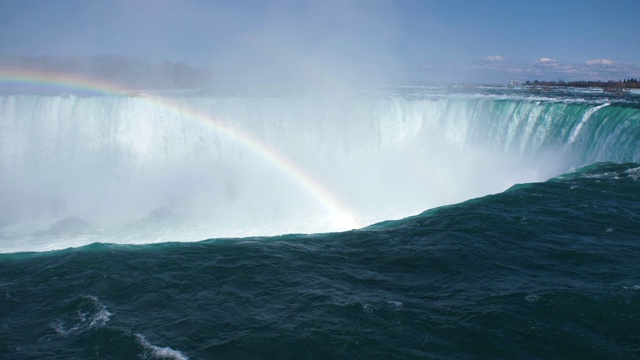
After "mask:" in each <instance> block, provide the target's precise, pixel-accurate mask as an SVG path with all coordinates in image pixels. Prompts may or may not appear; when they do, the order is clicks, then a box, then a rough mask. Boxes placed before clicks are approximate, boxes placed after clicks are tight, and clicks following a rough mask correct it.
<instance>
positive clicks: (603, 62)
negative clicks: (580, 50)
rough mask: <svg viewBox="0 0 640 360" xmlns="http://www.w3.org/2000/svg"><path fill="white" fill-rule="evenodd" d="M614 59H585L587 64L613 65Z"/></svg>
mask: <svg viewBox="0 0 640 360" xmlns="http://www.w3.org/2000/svg"><path fill="white" fill-rule="evenodd" d="M613 64H614V61H613V60H609V59H594V60H587V65H613Z"/></svg>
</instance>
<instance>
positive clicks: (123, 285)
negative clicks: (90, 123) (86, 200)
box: [0, 87, 640, 359]
mask: <svg viewBox="0 0 640 360" xmlns="http://www.w3.org/2000/svg"><path fill="white" fill-rule="evenodd" d="M385 91H386V90H385ZM478 92H479V93H478ZM3 101H5V102H6V101H9V100H7V99H6V98H5V99H3ZM14 101H15V100H14ZM40 101H41V102H44V103H49V102H51V101H52V99H51V98H42V99H40ZM58 101H59V102H64V100H58ZM80 101H93V102H94V103H93V104H91V105H92V106H93V105H95V101H96V99H92V98H88V99H81V100H80ZM109 101H113V99H112V100H109ZM367 101H370V100H367ZM635 101H636V99H634V98H633V97H632V96H628V97H624V98H617V97H611V98H606V97H604V96H603V95H602V94H601V93H597V94H590V93H582V92H578V91H577V90H576V93H570V94H555V95H549V94H547V93H545V94H542V95H541V94H537V93H535V92H534V91H533V90H531V89H530V90H519V89H507V88H501V87H489V88H487V89H480V90H478V89H474V90H473V91H468V90H466V89H465V90H464V91H461V92H457V91H453V93H451V91H444V90H442V89H435V90H434V89H433V88H425V89H421V88H418V89H417V90H416V89H415V87H411V88H410V90H407V89H403V90H402V91H400V95H398V94H394V95H391V96H387V95H385V97H384V98H383V99H382V101H381V102H378V103H377V104H378V105H379V108H378V111H379V112H378V114H381V113H382V112H383V110H384V111H385V113H387V114H388V113H389V112H392V113H393V114H395V115H394V116H395V120H396V121H400V122H401V123H402V124H404V125H403V126H400V127H399V129H400V130H402V129H403V128H405V129H406V128H407V127H409V128H411V129H412V131H417V132H419V133H421V134H422V135H425V133H428V132H433V131H440V132H439V134H440V135H441V136H442V137H443V138H446V137H447V136H451V137H450V138H448V139H449V140H450V142H444V143H443V142H441V143H439V145H443V144H450V143H456V142H458V143H456V144H460V146H459V147H445V148H446V149H448V150H450V149H458V150H459V152H456V153H455V154H454V155H456V156H461V157H462V158H464V157H465V156H468V155H467V154H466V153H465V151H466V150H469V149H474V150H476V151H477V149H479V148H482V149H483V154H510V155H513V156H515V155H517V156H516V157H515V158H513V157H510V158H509V159H511V160H513V161H514V162H515V163H516V165H517V164H521V165H522V166H523V167H526V168H528V167H529V166H534V165H535V166H539V167H540V168H543V169H544V168H545V166H544V165H545V164H546V165H548V166H549V167H552V168H554V169H555V168H558V167H560V168H562V166H567V168H566V169H565V170H564V171H559V172H558V173H557V174H555V175H552V176H549V177H547V178H546V179H543V180H540V181H538V180H533V181H523V182H520V183H518V184H515V185H511V186H509V187H508V188H507V189H505V190H501V191H497V192H496V193H495V194H490V195H486V194H484V195H480V196H477V197H473V198H471V199H467V200H465V201H461V202H457V203H453V204H450V205H446V206H439V207H435V208H433V207H430V206H425V207H424V208H423V210H426V211H424V212H422V213H420V212H419V211H418V212H415V213H414V215H413V216H407V217H404V218H401V219H398V220H390V221H383V222H378V223H375V224H373V225H370V226H367V227H364V228H361V229H356V230H347V231H341V232H328V233H312V234H306V235H305V234H297V235H296V234H294V235H281V236H271V237H260V236H247V237H231V238H224V239H220V238H218V239H209V240H205V239H206V237H204V238H201V239H200V240H203V241H197V242H172V241H171V239H170V238H169V239H167V241H162V242H159V243H155V244H144V242H145V239H144V238H142V237H143V235H144V234H145V233H144V232H138V230H137V229H136V228H131V234H133V235H132V236H131V237H128V238H125V239H120V240H122V241H101V240H100V239H99V238H97V240H96V241H91V240H93V239H96V236H99V234H100V232H99V231H98V230H92V228H91V226H92V225H86V226H87V227H88V229H85V224H89V223H90V222H91V221H90V220H88V219H87V218H88V217H87V218H85V217H84V216H83V215H82V214H77V213H76V214H75V216H76V219H75V220H73V221H67V222H66V223H63V224H64V225H65V226H58V227H57V228H56V231H58V234H57V236H58V237H55V239H57V240H56V241H64V240H65V239H66V241H68V244H80V245H79V246H77V247H74V248H67V249H61V250H56V251H47V248H46V244H44V245H43V244H42V241H44V239H45V237H42V236H41V235H33V234H32V235H30V236H22V237H20V236H18V235H15V233H16V232H15V231H14V230H12V229H14V228H15V227H16V226H18V225H16V224H18V222H16V221H15V220H13V219H11V218H10V217H9V216H7V217H6V220H4V221H5V222H4V224H5V225H4V227H3V228H2V229H4V230H3V234H5V235H4V238H2V239H0V241H2V242H3V248H5V249H9V248H11V246H12V244H11V242H14V243H15V242H18V243H19V244H20V246H22V248H29V247H28V246H26V245H29V241H32V242H35V241H40V242H39V243H36V244H31V245H30V246H31V250H32V251H30V252H23V251H4V254H0V357H2V358H6V359H42V358H52V359H55V358H60V359H63V358H64V359H67V358H74V359H109V358H110V359H135V358H140V359H163V358H173V359H185V358H189V359H239V358H241V359H244V358H246V359H253V358H255V359H300V358H305V359H326V358H331V359H334V358H339V359H353V358H362V359H377V358H379V359H394V358H397V359H407V358H447V359H449V358H592V359H603V358H621V359H622V358H625V359H626V358H635V357H638V356H640V347H639V346H638V341H639V340H640V330H638V329H639V327H638V324H637V320H638V317H639V316H640V306H639V305H640V292H639V291H640V275H639V274H640V262H639V261H638V254H640V164H638V162H639V161H640V159H639V157H640V148H639V146H640V145H639V143H640V141H638V140H639V139H640V137H639V134H640V130H638V122H639V121H640V117H639V116H640V115H639V114H640V109H639V107H638V105H637V102H635ZM5 104H6V103H5ZM85 105H86V104H84V103H80V104H78V103H76V106H77V107H76V109H78V108H79V109H82V106H85ZM298 105H300V104H298ZM47 106H49V105H47ZM252 106H255V104H254V105H252ZM269 106H271V105H269ZM300 106H302V105H300ZM4 109H5V111H6V107H5V108H4ZM49 109H50V106H49ZM381 109H382V110H381ZM385 109H386V110H385ZM389 109H393V111H391V110H389ZM434 109H435V110H434ZM436 110H437V111H436ZM38 111H40V110H38V109H36V112H38ZM83 111H84V110H83ZM358 111H360V110H358ZM420 111H422V112H420ZM105 112H108V111H107V110H105ZM6 113H7V112H5V114H6ZM13 113H14V114H15V113H17V112H16V111H15V110H14V111H13ZM299 113H300V111H297V110H296V111H295V115H298V114H299ZM353 114H354V113H353V112H352V113H351V115H353ZM407 114H411V115H407ZM418 115H419V116H418ZM281 116H282V118H284V120H282V121H283V122H286V121H287V118H286V117H287V116H289V115H287V113H286V112H285V113H281ZM310 116H314V115H310ZM27 118H28V117H27ZM383 118H384V117H383V116H382V115H380V117H379V118H376V119H377V120H376V121H380V123H381V121H382V120H380V119H383ZM3 119H4V123H3V124H5V126H4V127H3V129H5V130H4V134H7V130H6V129H8V128H9V127H8V126H7V124H9V123H10V122H9V121H8V118H7V116H6V115H5V117H4V118H3ZM269 120H270V121H272V120H274V118H273V117H271V118H270V119H269ZM384 120H385V121H388V122H391V120H390V119H386V118H384ZM417 123H419V124H420V126H419V127H415V126H414V125H415V124H417ZM311 124H316V123H313V122H311ZM387 124H388V123H387ZM411 124H413V125H411ZM289 125H290V126H293V124H289ZM307 125H308V124H307ZM299 126H301V127H304V126H306V125H304V124H302V125H299ZM80 128H81V127H80ZM359 129H360V130H362V129H364V128H359ZM351 130H353V128H347V130H345V131H347V133H348V134H351V133H349V131H351ZM400 130H395V131H397V132H396V133H395V134H396V135H395V137H394V139H396V140H397V139H399V138H400V137H399V135H398V134H401V133H402V131H400ZM314 131H320V130H318V129H317V128H316V129H315V130H314ZM324 131H325V134H327V133H328V134H331V135H332V136H333V131H334V129H332V128H330V127H329V126H328V125H327V127H325V128H324ZM371 131H374V130H371ZM309 133H313V131H310V132H309ZM18 134H19V133H18ZM31 134H32V135H33V134H42V133H39V132H37V131H36V132H31ZM362 134H363V132H361V133H360V135H361V136H362ZM378 134H381V137H379V138H378V139H377V140H375V142H378V145H377V146H378V147H376V148H375V149H374V150H375V151H372V150H367V151H370V152H369V154H376V155H380V153H382V152H384V151H387V152H391V151H395V150H392V149H397V147H396V148H392V147H391V145H389V146H387V147H385V146H382V145H380V144H384V143H385V140H384V138H383V137H382V135H385V136H386V135H388V133H384V132H378ZM462 134H464V136H462ZM273 136H274V137H276V138H277V137H278V136H280V135H278V133H274V135H273ZM345 136H346V135H345ZM351 136H353V137H356V135H349V136H348V138H349V139H352V137H351ZM404 136H405V137H404V139H405V141H408V140H406V139H408V137H409V135H404ZM71 138H72V137H69V138H68V139H71ZM280 139H282V138H280ZM425 139H427V137H424V136H423V137H420V138H419V139H418V140H425ZM370 140H371V139H362V141H361V142H360V143H358V144H357V145H358V146H359V147H360V148H359V150H358V149H356V150H358V151H365V150H362V149H365V148H367V146H370V147H369V148H368V149H371V147H372V146H373V145H372V142H371V141H370ZM306 141H315V142H316V145H317V144H320V143H322V142H323V141H325V142H326V143H329V142H332V143H333V144H334V145H336V144H337V142H335V139H330V140H328V139H322V138H315V139H310V138H309V139H307V140H306ZM418 143H420V141H418ZM394 144H396V145H397V142H396V143H394ZM479 144H481V145H482V146H480V145H479ZM413 145H415V143H413V144H412V146H411V147H410V148H411V149H412V150H413V149H415V147H414V146H413ZM34 146H35V145H34ZM289 146H291V147H292V148H295V147H299V146H300V144H299V143H296V142H295V141H294V142H293V143H291V144H289ZM424 146H427V147H428V146H429V145H428V144H425V145H424ZM53 148H55V147H53ZM284 148H285V147H283V148H281V149H284ZM2 149H3V150H4V153H8V152H9V150H12V149H16V147H13V148H10V147H8V146H4V147H2ZM49 149H52V148H51V147H50V148H49ZM486 149H491V151H492V152H490V153H487V152H484V151H486ZM356 150H354V149H352V150H351V151H350V152H349V154H353V153H354V152H357V151H356ZM430 150H433V147H431V148H430ZM52 151H53V150H52ZM341 151H344V149H343V150H332V151H329V152H328V153H325V155H326V154H329V155H336V154H340V153H341ZM123 152H124V150H121V152H120V154H122V153H123ZM401 154H405V153H402V152H401ZM422 154H423V153H422ZM514 154H515V155H514ZM46 156H47V155H46V154H31V155H30V159H32V160H33V159H45V158H46ZM441 156H444V155H441ZM496 156H498V155H496ZM3 159H5V160H4V162H3V166H5V167H4V169H8V168H9V167H8V165H7V163H8V161H7V160H6V159H7V158H3ZM442 159H449V158H448V157H447V158H444V157H443V158H442ZM503 159H504V158H501V160H503ZM532 159H533V160H536V161H534V162H532ZM107 160H108V159H107ZM107 160H105V161H107ZM359 160H360V159H359ZM516 160H517V161H516ZM371 161H375V159H373V158H372V160H371ZM16 163H18V161H16V162H14V164H16ZM113 164H115V163H112V164H111V165H113ZM345 164H349V163H345ZM433 164H438V165H441V166H444V165H443V164H445V163H441V162H436V163H433ZM469 164H473V163H460V164H457V163H450V164H449V166H451V167H454V166H462V165H468V166H469ZM476 165H477V164H476ZM507 165H508V164H502V165H501V164H500V163H495V162H488V163H486V167H478V168H476V169H475V170H474V171H473V172H469V173H466V174H470V175H473V176H475V177H474V178H473V179H471V180H470V182H469V183H473V182H478V183H481V182H483V181H485V180H486V179H487V178H483V177H482V176H489V175H487V174H486V173H491V174H499V175H500V176H503V174H506V175H504V176H508V172H504V171H501V169H500V166H503V167H506V166H507ZM516 165H513V166H515V167H509V168H508V169H509V170H512V169H518V170H522V168H521V167H518V166H516ZM525 165H526V166H525ZM114 166H115V165H114ZM118 166H121V167H120V169H124V168H126V167H125V166H124V165H121V164H120V165H118ZM127 166H129V165H127ZM318 166H319V167H320V168H321V166H320V165H318ZM434 166H435V165H434ZM478 166H479V165H478ZM509 166H512V165H509ZM13 169H16V167H13ZM372 169H376V168H375V167H374V168H372ZM36 170H37V171H36ZM338 170H340V169H338ZM365 170H366V171H369V170H370V169H365ZM38 171H40V170H39V169H34V167H31V168H30V169H29V170H28V171H26V170H25V171H24V172H22V173H20V172H19V171H18V170H14V173H16V174H18V173H20V174H24V173H29V172H30V173H31V174H36V173H38ZM443 171H445V170H444V169H443ZM553 171H556V170H553ZM485 172H486V173H485ZM335 174H336V175H343V173H341V172H340V171H336V173H335ZM447 174H448V173H447ZM461 174H465V173H464V172H463V173H461ZM483 174H484V175H483ZM398 175H402V174H401V173H400V174H398ZM534 175H535V176H537V174H533V175H531V176H532V177H535V176H534ZM104 176H107V175H104ZM431 176H435V175H433V174H432V175H431ZM527 176H528V175H527ZM130 178H133V176H132V175H130ZM391 180H393V179H390V180H389V181H391ZM420 180H423V179H420ZM341 181H345V182H346V181H347V180H346V179H342V180H341ZM362 181H363V182H362V184H363V185H362V186H364V187H366V190H371V189H374V190H375V189H377V188H376V187H375V186H373V185H371V183H370V182H369V181H370V180H367V179H366V178H364V179H363V180H362ZM397 181H398V182H399V183H403V181H405V180H403V179H402V178H398V179H397ZM449 181H450V182H455V183H456V184H467V183H466V182H462V183H460V182H457V181H458V179H455V178H450V179H449ZM78 184H82V182H78ZM384 184H385V186H386V184H388V183H384ZM404 184H405V185H407V184H408V185H407V186H405V187H404V190H406V191H409V192H413V193H414V194H415V196H416V197H420V196H422V195H420V194H423V192H422V190H421V189H420V187H418V186H415V185H414V184H413V183H411V182H409V183H406V182H405V183H404ZM438 186H440V187H438ZM442 186H444V185H443V184H442V183H438V182H428V181H426V182H424V187H438V188H436V189H431V190H434V191H436V192H438V191H440V192H441V191H443V190H442V189H444V188H443V187H442ZM342 189H343V190H348V189H349V187H344V188H342ZM462 190H464V189H461V191H462ZM239 191H240V190H239ZM389 191H391V190H389ZM69 194H72V193H69ZM428 194H431V193H428ZM370 196H371V197H375V196H377V194H376V193H371V194H370ZM381 196H382V195H381ZM346 197H347V198H349V197H348V196H346ZM269 199H270V198H268V197H259V198H256V201H258V200H259V201H267V200H269ZM294 200H295V198H294ZM385 201H387V198H385ZM363 203H365V204H366V203H367V202H363ZM5 204H7V203H6V202H5ZM11 204H12V205H13V206H17V205H16V204H17V203H11ZM373 204H374V205H377V203H376V202H373ZM7 206H8V205H4V207H5V208H3V210H6V213H10V211H9V210H11V209H9V210H7V209H6V207H7ZM69 207H71V205H69ZM427 209H428V210H427ZM171 211H174V210H171V209H169V210H166V212H167V213H171ZM25 213H27V211H26V210H25ZM418 213H419V214H418ZM415 214H417V215H415ZM65 215H66V214H65ZM25 223H27V222H25ZM69 224H70V225H69ZM152 224H155V223H152ZM157 224H160V225H162V226H165V225H166V223H164V222H158V223H157ZM244 224H245V225H246V224H250V222H246V223H244ZM160 225H159V226H160ZM20 226H23V227H24V226H25V225H20ZM12 231H14V232H12ZM33 231H41V230H40V229H34V230H33ZM114 233H117V232H114ZM7 234H10V236H9V235H7ZM87 234H90V235H91V236H89V235H87ZM46 239H48V238H46ZM60 239H62V240H60ZM78 239H85V240H86V239H89V242H90V243H87V244H81V243H80V241H81V240H78ZM132 239H133V240H132ZM147 240H149V241H148V242H156V239H155V238H154V239H147ZM115 242H118V243H119V244H116V243H115ZM127 242H128V243H129V244H127ZM131 243H136V244H137V245H133V244H131ZM25 244H26V245H25ZM63 245H64V243H63ZM15 247H17V246H15V244H14V248H15ZM38 247H40V248H38ZM62 247H64V246H62ZM34 250H35V251H34Z"/></svg>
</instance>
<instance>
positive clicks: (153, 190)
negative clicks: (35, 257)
mask: <svg viewBox="0 0 640 360" xmlns="http://www.w3.org/2000/svg"><path fill="white" fill-rule="evenodd" d="M627 97H628V98H630V99H632V100H631V101H627V98H624V99H618V98H609V97H607V94H604V93H602V92H593V91H592V90H586V91H585V90H580V89H572V90H567V89H562V90H561V91H557V92H555V93H553V92H552V93H548V92H542V91H539V90H538V91H537V92H536V89H533V90H532V89H523V88H513V87H506V86H490V87H481V86H472V87H463V86H457V87H445V86H424V85H404V86H394V87H375V88H367V89H359V90H358V91H351V92H349V95H348V96H344V94H337V95H330V94H304V93H303V94H291V93H276V94H275V95H274V94H270V93H267V92H265V91H262V92H260V91H253V92H248V91H247V92H245V93H244V94H243V93H238V92H233V93H232V92H228V93H224V92H217V93H204V92H155V93H129V94H126V95H121V94H117V95H114V94H91V93H89V94H86V93H80V94H73V93H60V92H56V91H51V90H49V92H46V93H42V92H40V93H38V92H35V93H34V91H22V92H18V93H3V94H2V95H1V96H0V173H1V174H2V177H1V178H0V185H1V186H0V203H1V204H2V205H1V206H0V238H1V239H2V240H1V241H0V252H16V251H42V250H54V249H61V248H65V247H69V246H82V245H86V244H90V243H93V242H108V243H126V244H145V243H155V242H164V241H198V240H203V239H209V238H223V237H247V236H264V235H280V234H289V233H320V232H333V231H345V230H351V229H354V228H361V227H364V226H366V225H370V224H373V223H376V222H380V221H384V220H390V219H400V218H403V217H406V216H410V215H415V214H417V213H419V212H421V211H423V210H425V209H429V208H434V207H437V206H441V205H445V204H452V203H456V202H460V201H463V200H466V199H470V198H474V197H478V196H483V195H486V194H491V193H497V192H501V191H504V190H505V189H507V188H509V187H510V186H512V185H514V184H517V183H525V182H536V181H542V180H546V179H548V178H551V177H553V176H557V175H559V174H562V173H564V172H567V171H570V170H571V169H575V168H577V167H579V166H582V165H586V164H590V163H593V162H597V161H638V160H639V159H638V157H639V156H640V155H639V154H640V150H639V149H640V147H639V146H640V145H639V144H640V141H638V139H640V138H639V136H640V135H639V132H638V130H637V126H636V124H637V122H638V116H639V115H638V108H637V103H634V99H635V97H634V96H632V95H628V96H627Z"/></svg>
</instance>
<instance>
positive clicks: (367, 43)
mask: <svg viewBox="0 0 640 360" xmlns="http://www.w3.org/2000/svg"><path fill="white" fill-rule="evenodd" d="M638 24H640V1H638V0H580V1H577V0H571V1H569V0H554V1H549V0H536V1H531V0H511V1H508V0H504V1H498V0H404V1H402V0H398V1H385V0H314V1H310V0H309V1H307V0H296V1H294V0H290V1H267V0H245V1H226V0H225V1H214V0H180V1H178V0H101V1H98V0H57V1H48V0H0V55H4V56H43V55H49V56H60V57H67V56H93V55H119V56H131V57H136V58H139V59H142V60H147V61H153V62H158V61H163V60H169V61H181V62H186V63H188V64H191V65H194V66H198V67H209V68H211V69H214V70H215V71H217V72H218V73H219V74H224V75H226V76H228V77H230V78H232V77H233V76H238V77H247V78H251V77H260V76H262V75H263V74H269V76H271V77H279V76H288V77H294V78H295V77H298V76H299V77H301V78H305V79H317V78H326V77H331V78H336V79H343V78H344V79H348V80H372V81H382V80H390V81H432V82H485V83H502V82H506V81H508V80H510V79H514V80H519V81H524V80H535V79H539V80H559V79H563V80H581V79H587V80H598V79H599V80H609V79H620V78H629V77H636V78H640V46H639V45H640V26H638Z"/></svg>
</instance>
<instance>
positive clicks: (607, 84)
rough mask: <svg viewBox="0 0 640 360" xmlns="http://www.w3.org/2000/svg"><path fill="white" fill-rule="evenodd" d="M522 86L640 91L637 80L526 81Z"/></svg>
mask: <svg viewBox="0 0 640 360" xmlns="http://www.w3.org/2000/svg"><path fill="white" fill-rule="evenodd" d="M522 85H527V86H542V87H550V86H554V87H582V88H590V87H596V88H602V91H604V92H611V93H623V92H627V91H629V90H630V89H640V82H639V81H638V80H637V79H625V80H619V81H613V80H609V81H584V80H583V81H567V82H565V81H562V80H560V81H538V80H535V81H526V82H524V83H523V84H522Z"/></svg>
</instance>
